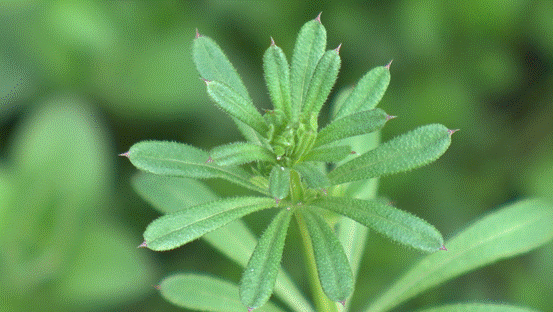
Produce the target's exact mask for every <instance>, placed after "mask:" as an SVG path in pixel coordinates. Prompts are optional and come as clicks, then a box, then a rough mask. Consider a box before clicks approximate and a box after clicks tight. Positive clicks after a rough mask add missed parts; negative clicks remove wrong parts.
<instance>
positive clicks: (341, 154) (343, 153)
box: [303, 146, 352, 162]
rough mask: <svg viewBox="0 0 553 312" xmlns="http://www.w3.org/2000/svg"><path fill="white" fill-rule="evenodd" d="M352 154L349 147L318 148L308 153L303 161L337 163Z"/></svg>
mask: <svg viewBox="0 0 553 312" xmlns="http://www.w3.org/2000/svg"><path fill="white" fill-rule="evenodd" d="M351 152H352V150H351V147H349V146H332V147H320V148H315V149H312V150H310V151H309V153H308V154H307V155H305V157H303V161H324V162H339V161H341V160H343V159H344V158H346V157H347V156H348V155H350V154H351Z"/></svg>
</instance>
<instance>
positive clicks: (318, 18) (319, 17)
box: [315, 11, 323, 23]
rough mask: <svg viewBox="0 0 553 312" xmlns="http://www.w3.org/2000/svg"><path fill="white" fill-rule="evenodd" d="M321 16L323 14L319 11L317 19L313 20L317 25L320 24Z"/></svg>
mask: <svg viewBox="0 0 553 312" xmlns="http://www.w3.org/2000/svg"><path fill="white" fill-rule="evenodd" d="M321 14H323V12H322V11H321V12H320V13H319V15H317V17H316V18H315V20H316V21H317V22H319V23H321Z"/></svg>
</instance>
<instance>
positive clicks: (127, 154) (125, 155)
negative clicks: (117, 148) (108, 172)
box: [117, 152, 129, 158]
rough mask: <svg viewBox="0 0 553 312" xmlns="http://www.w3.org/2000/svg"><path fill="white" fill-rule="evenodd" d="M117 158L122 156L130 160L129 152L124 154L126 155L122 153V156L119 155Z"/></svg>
mask: <svg viewBox="0 0 553 312" xmlns="http://www.w3.org/2000/svg"><path fill="white" fill-rule="evenodd" d="M117 156H122V157H127V158H129V152H124V153H121V154H119V155H117Z"/></svg>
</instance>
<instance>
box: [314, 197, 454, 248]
mask: <svg viewBox="0 0 553 312" xmlns="http://www.w3.org/2000/svg"><path fill="white" fill-rule="evenodd" d="M311 205H312V206H316V207H320V208H324V209H328V210H331V211H334V212H336V213H339V214H342V215H344V216H346V217H348V218H351V219H353V220H355V221H357V222H359V223H361V224H363V225H365V226H367V227H369V228H371V229H373V230H375V231H376V232H378V233H381V234H383V235H386V236H388V237H389V238H391V239H393V240H395V241H397V242H399V243H402V244H406V245H409V246H411V247H414V248H417V249H420V250H423V251H429V252H435V251H438V250H439V249H440V248H442V247H443V245H444V240H443V238H442V235H441V234H440V232H438V230H436V228H434V227H433V226H432V225H430V224H428V223H427V222H426V221H424V220H422V219H420V218H418V217H416V216H414V215H412V214H410V213H408V212H405V211H403V210H400V209H397V208H395V207H392V206H390V205H388V204H387V203H386V202H385V201H384V200H380V199H373V200H362V199H355V198H347V197H332V196H328V197H325V198H324V200H321V201H319V202H316V203H312V204H311Z"/></svg>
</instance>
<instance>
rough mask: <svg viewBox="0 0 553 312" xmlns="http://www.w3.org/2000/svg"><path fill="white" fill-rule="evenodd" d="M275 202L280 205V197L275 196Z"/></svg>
mask: <svg viewBox="0 0 553 312" xmlns="http://www.w3.org/2000/svg"><path fill="white" fill-rule="evenodd" d="M275 202H276V204H277V205H278V204H279V203H280V198H278V197H275Z"/></svg>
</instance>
